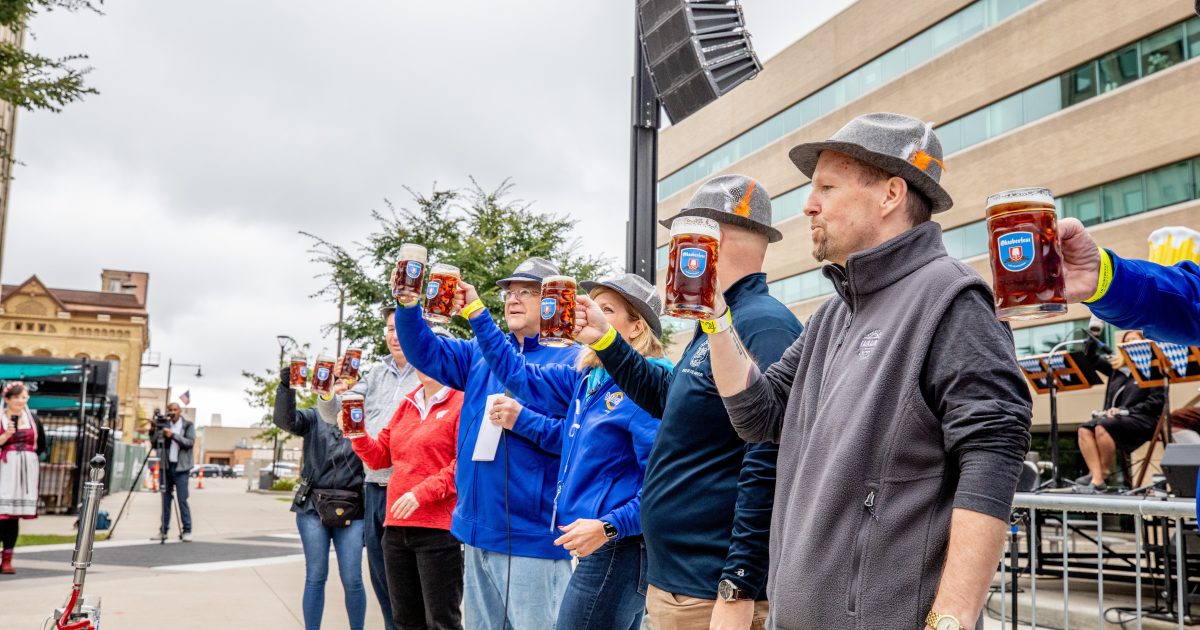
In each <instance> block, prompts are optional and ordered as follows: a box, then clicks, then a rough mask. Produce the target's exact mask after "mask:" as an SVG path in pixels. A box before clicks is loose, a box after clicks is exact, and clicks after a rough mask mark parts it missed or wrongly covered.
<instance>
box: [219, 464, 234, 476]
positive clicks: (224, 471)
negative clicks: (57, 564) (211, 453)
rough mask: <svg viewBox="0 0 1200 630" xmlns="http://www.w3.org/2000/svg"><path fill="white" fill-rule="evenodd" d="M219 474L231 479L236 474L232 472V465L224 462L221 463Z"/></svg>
mask: <svg viewBox="0 0 1200 630" xmlns="http://www.w3.org/2000/svg"><path fill="white" fill-rule="evenodd" d="M221 476H222V477H224V478H226V479H232V478H234V477H236V476H237V475H234V474H233V467H232V466H228V465H226V464H221Z"/></svg>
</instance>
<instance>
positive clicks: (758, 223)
mask: <svg viewBox="0 0 1200 630" xmlns="http://www.w3.org/2000/svg"><path fill="white" fill-rule="evenodd" d="M679 217H707V218H709V219H712V220H713V221H716V222H718V223H729V224H731V225H738V226H741V227H744V228H746V229H748V230H751V231H753V232H758V233H759V234H765V235H766V237H767V240H768V241H769V242H771V243H775V242H778V241H780V240H781V239H783V234H781V233H780V232H779V230H776V229H775V228H773V227H771V195H769V194H767V189H766V188H763V186H762V184H760V183H758V181H757V180H755V179H753V178H750V177H746V176H745V175H719V176H717V177H714V178H712V179H710V180H708V181H706V182H704V183H703V184H701V185H700V188H698V189H697V190H696V194H694V195H692V198H691V199H689V200H688V202H687V205H686V206H684V207H683V209H682V210H680V211H679V212H678V213H677V214H676V215H675V216H673V217H671V218H669V219H663V220H662V221H659V223H661V224H662V225H663V227H666V228H670V227H671V222H672V221H674V220H675V219H678V218H679Z"/></svg>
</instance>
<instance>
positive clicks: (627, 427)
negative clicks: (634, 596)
mask: <svg viewBox="0 0 1200 630" xmlns="http://www.w3.org/2000/svg"><path fill="white" fill-rule="evenodd" d="M470 322H471V328H473V329H474V330H475V340H476V341H477V342H478V343H479V349H480V350H481V351H482V352H483V356H484V357H485V358H486V359H487V362H488V365H490V366H491V368H492V373H493V374H495V375H496V376H498V377H500V380H501V381H503V382H504V384H505V385H507V386H508V388H509V390H511V391H512V393H513V395H514V396H516V397H518V398H521V399H523V400H528V401H529V402H530V403H532V404H535V405H537V406H539V407H541V408H542V409H545V410H546V411H547V412H548V413H550V415H552V416H556V418H555V419H553V420H550V421H546V420H544V419H538V418H537V417H536V416H533V415H530V416H523V417H520V418H518V419H517V422H516V424H515V425H513V431H515V432H516V433H517V434H519V435H522V436H524V437H526V438H529V439H531V440H533V441H535V442H537V443H538V444H539V445H541V447H542V448H544V449H546V450H547V451H551V452H556V453H561V454H562V460H561V463H560V465H559V468H558V490H557V494H556V496H555V499H554V508H555V509H554V514H553V516H552V518H551V521H550V523H549V525H550V529H551V530H552V531H554V530H556V528H557V527H558V526H560V525H569V524H571V523H574V522H575V521H576V520H578V519H581V518H596V519H600V520H602V521H606V522H608V523H611V524H612V525H613V526H614V527H616V528H617V535H618V537H619V538H624V537H626V536H638V535H641V533H642V519H641V515H640V512H641V509H640V504H641V500H642V482H643V481H644V480H645V478H646V462H647V460H648V459H649V458H650V448H651V447H652V446H654V436H655V435H656V434H657V433H658V425H659V420H658V419H657V418H655V417H653V416H651V415H650V414H649V413H647V412H646V411H643V410H642V408H641V407H638V406H637V405H636V404H634V402H633V401H632V400H629V399H628V398H626V397H625V393H624V392H622V391H621V390H620V388H618V387H617V385H616V383H614V382H613V380H612V377H610V376H608V373H607V372H605V371H604V370H603V369H600V368H593V369H591V370H588V371H587V372H583V371H581V370H579V369H578V368H576V367H574V366H570V365H562V364H556V365H546V366H541V365H533V364H531V363H530V362H529V361H527V360H526V359H525V357H523V356H521V355H520V354H519V353H517V352H516V351H514V350H513V347H512V345H511V344H509V343H508V342H507V340H506V339H505V338H504V333H502V332H500V328H499V327H498V326H496V323H495V322H494V321H493V320H492V317H491V316H490V315H489V314H488V313H487V311H481V313H480V314H479V315H476V316H474V317H472V318H471V320H470ZM655 361H656V362H658V363H659V364H660V365H662V366H664V367H665V369H668V370H669V369H671V362H670V361H667V360H666V359H656V360H655Z"/></svg>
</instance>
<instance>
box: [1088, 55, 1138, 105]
mask: <svg viewBox="0 0 1200 630" xmlns="http://www.w3.org/2000/svg"><path fill="white" fill-rule="evenodd" d="M1137 48H1138V47H1137V44H1131V45H1129V46H1126V47H1125V48H1122V49H1121V50H1118V51H1117V52H1114V53H1109V54H1107V55H1104V56H1103V57H1101V58H1100V61H1099V65H1100V91H1101V92H1109V91H1112V90H1115V89H1117V88H1119V87H1121V86H1122V85H1125V84H1126V83H1129V82H1130V81H1136V80H1137V79H1138V78H1139V76H1140V75H1139V73H1138V52H1137ZM1089 98H1090V97H1089Z"/></svg>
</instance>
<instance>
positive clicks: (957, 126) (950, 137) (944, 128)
mask: <svg viewBox="0 0 1200 630" xmlns="http://www.w3.org/2000/svg"><path fill="white" fill-rule="evenodd" d="M961 128H962V123H960V122H959V121H957V120H952V121H950V122H948V123H946V124H944V125H940V126H938V127H937V129H936V131H937V136H938V140H941V141H942V155H950V154H951V153H955V152H957V151H959V150H961V149H962V148H963V143H962V129H961Z"/></svg>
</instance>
